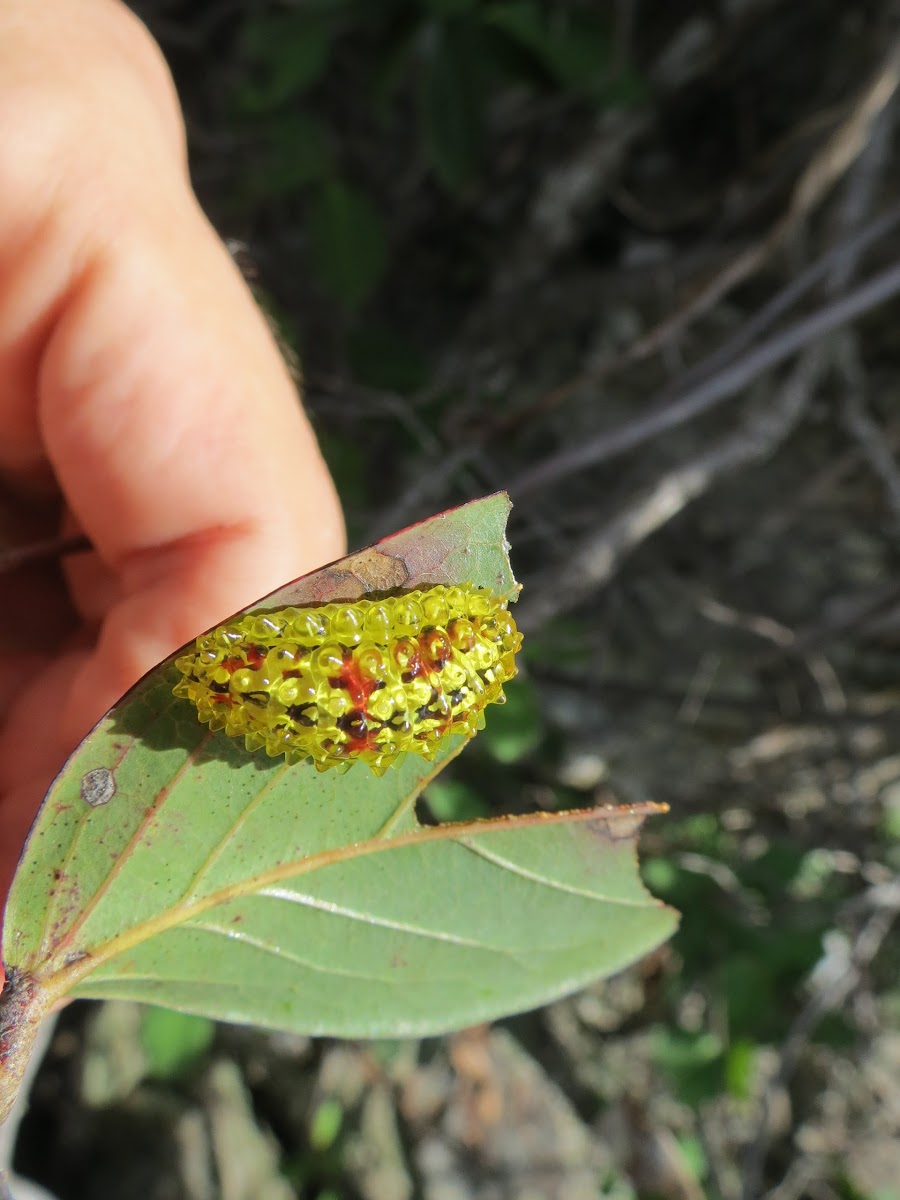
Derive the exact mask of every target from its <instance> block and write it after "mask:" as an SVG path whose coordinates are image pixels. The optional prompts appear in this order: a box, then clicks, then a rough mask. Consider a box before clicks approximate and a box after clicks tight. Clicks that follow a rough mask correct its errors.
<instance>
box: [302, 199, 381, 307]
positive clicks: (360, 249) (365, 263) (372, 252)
mask: <svg viewBox="0 0 900 1200" xmlns="http://www.w3.org/2000/svg"><path fill="white" fill-rule="evenodd" d="M309 232H310V237H311V252H312V257H313V262H314V263H315V266H316V269H317V271H318V273H319V275H320V277H321V279H322V282H323V283H324V284H325V285H326V286H327V287H328V288H329V290H330V291H331V292H332V293H333V294H334V295H335V296H336V297H337V299H338V300H340V301H341V302H342V303H343V304H344V305H345V306H346V307H347V308H348V309H355V308H358V307H359V305H360V304H362V302H363V301H364V300H365V299H366V298H367V297H368V296H369V295H370V294H371V292H372V291H373V289H374V288H375V287H376V285H377V284H378V282H379V280H380V279H381V276H382V275H383V273H384V269H385V267H386V266H387V259H388V248H387V235H386V233H385V228H384V222H383V221H382V219H381V216H380V215H379V213H378V210H377V209H376V208H375V206H374V204H373V203H372V201H371V200H370V199H369V197H368V196H367V195H366V194H365V193H364V192H358V191H355V190H354V189H352V188H350V187H349V186H348V185H347V184H345V183H343V182H341V181H340V180H338V179H332V180H329V181H328V182H327V183H325V184H323V185H322V187H320V188H319V190H318V192H317V193H316V196H315V198H314V200H313V203H312V207H311V210H310V214H309Z"/></svg>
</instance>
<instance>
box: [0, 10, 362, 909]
mask: <svg viewBox="0 0 900 1200" xmlns="http://www.w3.org/2000/svg"><path fill="white" fill-rule="evenodd" d="M60 529H62V530H63V531H64V532H66V533H72V534H83V535H84V536H86V537H87V538H88V540H89V541H90V543H91V545H92V546H93V547H94V549H93V551H92V552H90V553H86V554H81V555H78V556H75V557H70V558H67V559H65V560H64V562H63V565H62V571H61V572H60V571H59V570H58V569H48V568H46V567H44V568H41V569H40V570H37V569H34V568H32V569H30V570H28V571H26V572H17V573H6V574H4V575H0V615H2V620H0V638H2V652H0V907H2V900H3V898H4V897H5V894H6V891H7V888H8V885H9V882H10V880H11V878H12V874H13V872H14V870H15V866H16V863H17V861H18V858H19V854H20V852H21V849H22V845H23V842H24V839H25V836H26V834H27V831H28V828H29V825H30V823H31V821H32V820H33V818H34V814H35V812H36V810H37V808H38V806H39V804H40V802H41V799H42V798H43V796H44V794H45V792H46V790H47V787H48V786H49V784H50V782H51V780H52V778H53V776H54V775H55V773H56V772H57V771H58V770H59V768H60V767H61V766H62V764H63V762H64V761H65V758H66V756H67V755H68V754H69V753H70V751H71V750H72V749H73V748H74V746H75V745H76V744H77V742H78V741H79V739H80V738H81V737H83V736H84V734H85V733H87V732H88V730H89V729H90V727H91V726H92V725H93V724H94V722H95V721H96V720H97V719H98V718H99V717H100V716H102V715H103V713H104V712H105V711H106V710H107V709H108V708H109V707H110V706H111V705H112V704H113V703H114V702H115V701H116V700H117V699H118V698H119V697H120V696H121V695H122V693H123V692H124V691H126V690H127V688H129V687H130V686H131V685H132V684H133V683H134V682H136V680H137V679H139V678H140V676H141V675H142V674H143V673H144V672H145V671H146V670H148V669H149V668H150V667H152V666H153V665H154V664H155V663H156V662H158V661H159V660H160V659H162V658H164V657H165V656H166V655H167V654H169V653H171V651H172V650H174V649H175V648H177V647H178V646H180V645H182V644H183V643H185V642H186V641H188V640H189V639H190V638H191V637H193V636H194V635H195V634H197V633H198V632H200V631H202V630H204V629H206V628H208V627H209V626H210V625H213V624H215V623H216V622H218V621H219V620H221V619H223V618H224V617H226V616H228V615H229V614H230V613H232V612H234V611H236V610H237V609H240V608H242V607H243V606H245V605H246V604H248V603H250V602H251V601H253V600H254V599H256V598H257V597H259V596H261V595H264V594H265V593H266V592H268V591H270V590H272V589H273V588H274V587H276V586H278V585H279V584H280V583H283V582H285V581H286V580H288V579H291V578H293V577H294V576H297V575H299V574H302V573H303V572H304V571H307V570H311V569H312V568H314V567H316V566H319V565H321V564H322V563H325V562H328V561H329V560H331V559H333V558H335V557H337V556H339V555H340V554H341V553H343V550H344V527H343V521H342V517H341V512H340V506H339V504H338V501H337V497H336V495H335V492H334V488H333V485H332V483H331V479H330V477H329V475H328V472H327V469H326V467H325V465H324V463H323V461H322V459H321V456H320V454H319V451H318V448H317V445H316V442H315V438H314V436H313V434H312V431H311V429H310V427H309V424H308V422H307V420H306V418H305V417H304V415H303V412H302V410H301V407H300V405H299V402H298V397H297V393H296V389H295V387H294V384H293V383H292V381H291V378H290V375H289V372H288V371H287V369H286V368H285V366H284V363H283V362H282V359H281V356H280V354H279V352H278V350H277V348H276V346H275V343H274V340H273V338H272V336H271V334H270V332H269V329H268V327H267V325H266V322H265V321H264V319H263V318H262V317H261V315H260V314H259V312H258V311H257V309H256V306H255V305H254V302H253V300H252V298H251V296H250V294H249V291H248V289H247V287H246V286H245V284H244V282H243V280H242V279H241V277H240V274H239V272H238V271H237V269H236V268H235V266H234V264H233V263H232V261H231V259H230V257H229V255H228V253H227V251H226V250H225V248H224V247H223V245H222V243H221V241H220V240H219V238H218V237H217V236H216V234H215V233H214V231H213V230H212V229H211V227H210V226H209V224H208V222H207V220H206V218H205V217H204V215H203V213H202V212H201V210H200V208H199V206H198V204H197V201H196V199H195V197H194V195H193V193H192V191H191V188H190V183H189V180H188V175H187V166H186V156H185V138H184V130H183V126H182V120H181V114H180V110H179V107H178V102H177V99H176V96H175V91H174V87H173V85H172V82H171V79H170V77H169V74H168V71H167V69H166V67H165V64H164V62H163V60H162V57H161V55H160V53H159V51H158V49H157V48H156V46H155V44H154V43H153V41H152V39H151V38H150V36H149V34H148V33H147V31H146V30H145V29H144V27H143V26H142V25H141V24H140V23H139V22H138V21H137V20H136V18H135V17H134V16H133V15H132V14H131V13H130V12H129V11H128V10H127V9H125V8H124V7H123V6H122V5H120V4H119V3H117V2H116V0H41V3H40V4H35V3H34V0H0V548H2V546H3V545H4V544H6V545H8V544H9V540H10V536H11V535H12V536H14V538H15V541H17V542H19V543H21V542H23V541H27V540H28V539H29V537H40V536H47V535H48V534H49V533H52V532H58V531H59V530H60Z"/></svg>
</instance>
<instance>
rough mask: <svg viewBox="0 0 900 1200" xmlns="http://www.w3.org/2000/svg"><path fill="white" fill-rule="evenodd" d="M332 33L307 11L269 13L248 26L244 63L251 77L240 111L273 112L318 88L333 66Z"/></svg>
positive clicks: (245, 85)
mask: <svg viewBox="0 0 900 1200" xmlns="http://www.w3.org/2000/svg"><path fill="white" fill-rule="evenodd" d="M331 38H332V28H331V24H330V22H329V21H328V20H323V19H322V18H321V17H318V16H314V17H310V16H308V15H306V14H304V13H303V12H302V11H290V12H281V13H268V14H266V15H265V16H261V17H256V18H254V19H251V20H249V21H247V22H246V24H245V25H244V30H243V51H244V58H245V60H246V62H247V67H248V70H249V72H250V75H251V78H249V79H247V80H246V81H245V82H244V83H243V84H242V85H241V86H240V87H239V88H238V90H237V93H236V96H235V102H236V105H237V108H238V111H239V112H241V113H243V114H246V115H259V114H262V113H270V112H273V111H274V110H275V109H277V108H280V107H281V105H283V104H284V103H285V102H286V101H287V100H290V99H291V98H292V97H293V96H296V95H299V94H300V93H301V92H303V91H306V90H307V89H308V88H310V87H312V86H313V84H315V83H317V82H318V81H319V79H321V77H322V76H323V75H324V73H325V70H326V69H327V67H328V57H329V52H330V49H331Z"/></svg>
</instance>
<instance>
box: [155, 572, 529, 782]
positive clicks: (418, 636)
mask: <svg viewBox="0 0 900 1200" xmlns="http://www.w3.org/2000/svg"><path fill="white" fill-rule="evenodd" d="M521 644H522V635H521V634H520V633H519V632H518V630H517V629H516V625H515V622H514V620H513V618H512V616H511V615H510V613H509V612H508V610H507V607H506V601H505V600H503V599H501V598H499V597H498V596H496V595H495V594H494V593H493V592H492V591H490V590H489V589H487V588H477V587H475V586H473V585H471V584H465V585H461V586H453V587H445V586H437V587H432V588H429V589H427V590H421V591H410V592H404V593H402V594H400V595H396V596H389V597H387V598H385V599H380V600H357V601H354V602H352V603H332V604H324V605H321V606H319V607H312V608H286V609H282V610H281V611H279V612H271V613H263V614H256V615H253V616H246V617H241V618H239V619H237V620H235V621H231V622H229V623H228V624H225V625H221V626H219V627H218V628H217V629H214V630H212V631H211V632H209V633H205V634H203V635H202V636H201V637H199V638H197V641H196V643H195V645H194V648H193V650H192V651H191V652H190V653H189V654H185V655H183V656H182V657H181V658H179V659H177V660H176V664H175V665H176V667H177V668H178V670H179V671H180V672H181V675H182V679H181V680H180V681H179V683H178V684H177V685H176V687H175V689H174V690H175V695H176V696H182V697H186V698H187V699H188V700H190V701H191V702H192V703H193V704H194V705H195V707H196V709H197V712H198V715H199V718H200V720H201V721H203V722H204V723H205V724H207V725H209V727H210V729H214V730H215V729H224V730H225V732H226V733H227V734H229V735H230V736H232V737H243V739H244V744H245V745H246V747H247V749H248V750H249V751H256V750H260V749H264V750H265V751H266V753H267V754H269V755H271V756H273V757H275V756H277V755H279V754H284V755H285V757H286V758H287V760H288V761H289V762H297V761H300V760H301V759H305V758H311V759H312V761H313V763H314V765H315V766H316V768H317V769H318V770H320V771H325V770H327V769H328V768H330V767H335V768H338V769H342V770H346V769H347V768H348V767H350V766H352V765H353V763H355V762H365V763H367V764H368V765H369V767H371V769H372V770H373V771H374V772H375V774H376V775H381V774H383V773H384V771H386V770H387V768H388V767H389V766H390V765H391V764H392V763H395V762H397V760H398V759H400V758H401V757H402V756H403V755H405V754H407V753H413V754H419V755H422V756H423V757H424V758H426V759H431V758H433V757H434V755H435V754H436V753H437V750H438V748H439V746H440V743H441V740H442V739H443V738H444V737H445V736H446V735H448V734H451V733H460V734H463V735H464V736H466V737H471V736H472V735H473V734H474V733H475V731H476V730H477V729H478V728H480V727H481V725H482V724H483V723H484V717H483V710H484V708H485V706H486V705H488V704H492V703H502V702H503V701H504V699H505V697H504V695H503V684H504V683H505V682H506V681H507V680H509V679H512V677H513V676H514V675H515V674H516V663H515V655H516V651H517V650H518V649H519V647H520V645H521Z"/></svg>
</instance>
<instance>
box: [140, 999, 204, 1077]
mask: <svg viewBox="0 0 900 1200" xmlns="http://www.w3.org/2000/svg"><path fill="white" fill-rule="evenodd" d="M215 1033H216V1027H215V1025H214V1024H213V1023H212V1021H210V1020H208V1019H207V1018H206V1017H193V1016H190V1015H189V1014H187V1013H179V1012H172V1011H171V1009H166V1008H153V1007H150V1008H147V1009H145V1010H144V1012H143V1014H142V1016H141V1043H142V1045H143V1047H144V1053H145V1054H146V1056H147V1065H148V1067H149V1069H150V1073H151V1075H156V1076H157V1077H159V1078H160V1079H171V1078H172V1077H173V1076H176V1075H180V1074H181V1073H182V1071H185V1070H186V1069H187V1068H189V1067H190V1066H191V1065H192V1064H193V1063H194V1062H195V1061H196V1060H197V1059H198V1058H200V1056H201V1055H202V1054H204V1053H205V1052H206V1051H207V1050H208V1049H209V1047H210V1045H211V1043H212V1040H213V1038H214V1037H215Z"/></svg>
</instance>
